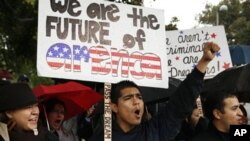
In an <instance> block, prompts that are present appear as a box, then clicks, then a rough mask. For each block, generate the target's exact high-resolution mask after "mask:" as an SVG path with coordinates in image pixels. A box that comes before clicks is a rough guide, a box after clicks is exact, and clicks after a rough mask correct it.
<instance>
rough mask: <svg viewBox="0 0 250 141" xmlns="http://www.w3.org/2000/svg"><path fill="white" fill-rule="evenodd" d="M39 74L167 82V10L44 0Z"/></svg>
mask: <svg viewBox="0 0 250 141" xmlns="http://www.w3.org/2000/svg"><path fill="white" fill-rule="evenodd" d="M38 15H39V17H38V47H37V70H38V75H39V76H44V77H53V78H65V79H73V80H84V81H95V82H110V83H116V82H119V81H121V80H125V79H126V80H127V79H129V80H132V81H134V82H135V83H137V84H138V85H141V86H150V87H162V88H167V87H168V85H167V84H168V73H167V72H168V68H167V66H166V65H165V64H166V62H167V56H166V46H165V25H164V11H163V10H156V9H151V8H144V7H139V6H132V5H127V4H119V3H112V2H107V1H103V0H95V1H93V0H68V1H58V0H40V1H39V14H38Z"/></svg>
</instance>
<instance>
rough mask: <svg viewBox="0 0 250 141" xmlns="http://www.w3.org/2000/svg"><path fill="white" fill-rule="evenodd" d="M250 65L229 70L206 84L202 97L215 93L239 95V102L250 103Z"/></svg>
mask: <svg viewBox="0 0 250 141" xmlns="http://www.w3.org/2000/svg"><path fill="white" fill-rule="evenodd" d="M249 72H250V64H246V65H244V66H239V67H232V68H229V69H227V70H225V71H223V72H221V73H219V74H218V75H216V76H215V77H214V78H212V79H210V80H207V81H206V82H205V85H204V88H203V92H202V95H203V96H205V97H206V95H208V94H209V93H211V92H214V91H227V92H232V93H237V94H238V97H239V100H240V101H242V102H250V95H249V94H247V93H249V92H250V87H249V86H250V73H249Z"/></svg>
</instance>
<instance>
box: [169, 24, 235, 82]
mask: <svg viewBox="0 0 250 141" xmlns="http://www.w3.org/2000/svg"><path fill="white" fill-rule="evenodd" d="M205 42H214V43H216V44H218V45H219V47H220V48H221V49H220V51H219V52H218V53H216V56H215V59H214V60H213V61H211V62H210V63H209V65H208V67H207V70H206V75H205V79H207V78H212V77H214V76H215V75H217V74H218V73H220V72H221V71H223V70H225V69H228V68H229V67H232V60H231V57H230V52H229V48H228V44H227V39H226V35H225V30H224V27H223V26H215V27H205V28H200V29H190V30H180V31H177V30H176V31H167V32H166V46H167V56H168V62H167V65H168V67H169V68H168V73H169V77H173V78H177V79H180V80H184V79H185V78H186V76H187V74H189V73H190V72H191V71H192V69H194V67H195V66H196V64H197V63H198V61H199V60H200V58H201V57H202V55H203V47H204V43H205Z"/></svg>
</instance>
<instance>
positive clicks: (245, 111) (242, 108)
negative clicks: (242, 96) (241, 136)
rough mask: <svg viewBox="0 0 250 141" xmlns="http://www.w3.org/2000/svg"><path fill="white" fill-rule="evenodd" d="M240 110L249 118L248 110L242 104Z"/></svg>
mask: <svg viewBox="0 0 250 141" xmlns="http://www.w3.org/2000/svg"><path fill="white" fill-rule="evenodd" d="M240 110H241V112H242V114H243V115H244V116H245V117H247V110H246V108H245V107H244V105H242V104H240Z"/></svg>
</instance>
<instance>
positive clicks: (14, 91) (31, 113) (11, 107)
mask: <svg viewBox="0 0 250 141" xmlns="http://www.w3.org/2000/svg"><path fill="white" fill-rule="evenodd" d="M0 95H1V98H0V113H1V114H2V119H1V121H2V122H3V123H5V124H6V125H7V123H8V125H10V126H8V127H7V128H8V135H7V136H9V139H8V137H7V139H6V138H5V140H7V141H8V140H9V141H44V140H45V133H44V130H43V129H42V127H41V126H38V117H39V108H38V101H37V99H36V97H35V95H34V94H33V92H32V90H31V88H30V87H29V86H28V85H27V84H24V83H13V84H7V85H5V86H2V87H1V88H0ZM5 137H6V136H5Z"/></svg>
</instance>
